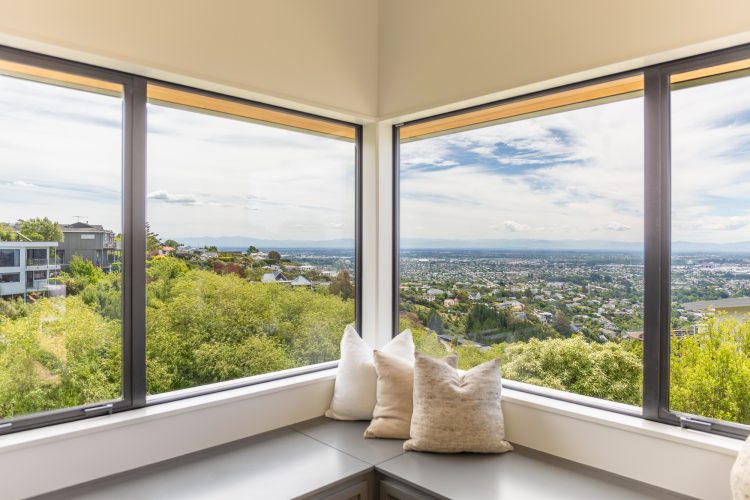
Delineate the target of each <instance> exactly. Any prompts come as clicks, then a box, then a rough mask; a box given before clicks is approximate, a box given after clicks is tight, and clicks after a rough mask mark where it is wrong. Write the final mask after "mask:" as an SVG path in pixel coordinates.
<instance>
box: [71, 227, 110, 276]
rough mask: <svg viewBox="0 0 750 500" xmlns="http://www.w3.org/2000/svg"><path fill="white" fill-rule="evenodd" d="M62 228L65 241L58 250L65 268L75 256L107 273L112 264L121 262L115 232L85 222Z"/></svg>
mask: <svg viewBox="0 0 750 500" xmlns="http://www.w3.org/2000/svg"><path fill="white" fill-rule="evenodd" d="M60 228H61V229H62V232H63V234H64V235H65V239H64V240H63V242H62V243H60V246H59V247H58V249H57V257H58V259H59V261H60V263H61V264H62V266H63V268H65V266H67V265H68V264H70V260H71V259H72V258H73V257H74V256H75V255H79V256H80V257H81V258H82V259H84V260H88V261H91V262H93V263H94V265H95V266H96V267H101V268H102V269H103V270H104V271H105V272H109V270H110V269H111V267H112V263H113V262H116V261H118V260H119V254H120V249H119V248H118V245H119V244H118V243H117V242H116V241H115V233H114V231H110V230H109V229H104V227H103V226H101V225H99V224H87V223H85V222H76V223H74V224H61V225H60Z"/></svg>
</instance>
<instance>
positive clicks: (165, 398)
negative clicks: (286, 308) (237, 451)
mask: <svg viewBox="0 0 750 500" xmlns="http://www.w3.org/2000/svg"><path fill="white" fill-rule="evenodd" d="M0 59H2V60H6V61H10V62H15V63H18V64H25V65H29V66H34V67H38V68H42V69H47V70H53V71H60V72H63V73H67V74H71V75H77V76H83V77H89V78H93V79H96V80H100V81H104V82H108V83H114V84H118V85H121V86H122V89H123V93H122V99H123V113H122V134H123V135H122V137H123V140H122V170H121V175H122V216H123V227H122V234H123V247H122V264H123V270H122V280H123V282H122V398H121V399H117V400H111V401H105V402H99V403H91V404H85V405H81V406H75V407H68V408H62V409H55V410H50V411H45V412H41V413H35V414H29V415H20V416H17V417H13V418H11V419H7V420H3V419H0V435H4V434H10V433H14V432H20V431H24V430H29V429H34V428H38V427H45V426H48V425H54V424H60V423H64V422H71V421H76V420H81V419H85V418H89V417H96V416H101V415H105V414H111V413H118V412H121V411H129V410H134V409H138V408H143V407H146V406H150V405H154V404H161V403H165V402H169V401H175V400H180V399H186V398H191V397H195V396H199V395H202V394H207V393H214V392H220V391H225V390H230V389H236V388H239V387H246V386H251V385H257V384H260V383H264V382H268V381H271V380H278V379H282V378H290V377H295V376H298V375H301V374H304V373H312V372H316V371H321V370H326V369H329V368H332V367H334V366H336V364H337V362H336V361H333V362H329V363H322V364H319V365H310V366H307V367H300V368H298V369H292V370H288V371H286V372H276V373H268V374H265V375H258V376H253V377H246V378H240V379H236V380H231V381H227V382H222V383H218V384H209V385H205V386H198V387H196V388H193V389H188V390H181V391H175V393H174V394H173V393H164V394H160V395H156V396H153V397H147V394H146V203H147V196H146V195H147V192H146V168H147V166H146V147H147V114H146V105H147V102H148V96H147V86H148V85H149V84H155V85H159V86H166V87H172V88H178V89H180V90H184V91H187V92H191V93H195V94H198V95H207V96H211V97H215V98H219V99H224V100H229V101H235V102H240V103H243V104H247V105H250V106H254V107H259V108H265V109H271V110H277V111H280V112H283V113H287V114H290V115H296V116H303V117H308V118H313V119H315V120H319V121H324V122H330V123H335V124H340V125H344V126H347V127H351V128H352V129H353V130H354V141H353V145H354V158H353V160H354V169H355V176H354V184H355V185H354V196H355V210H354V214H353V215H354V227H355V230H354V232H355V235H354V240H355V241H354V258H355V268H354V284H355V290H354V301H355V302H354V314H355V327H356V329H357V331H358V332H361V331H362V328H361V327H362V288H363V286H362V125H360V124H357V123H351V122H347V121H344V120H338V119H334V118H330V117H326V116H320V115H316V114H312V113H306V112H302V111H298V110H295V109H291V108H285V107H282V106H276V105H271V104H267V103H262V102H257V101H252V100H249V99H243V98H239V97H235V96H231V95H226V94H221V93H217V92H211V91H207V90H202V89H197V88H194V87H188V86H184V85H179V84H175V83H171V82H166V81H161V80H157V79H153V78H148V77H144V76H141V75H137V74H131V73H126V72H122V71H117V70H113V69H108V68H103V67H99V66H93V65H90V64H85V63H81V62H77V61H72V60H67V59H61V58H58V57H53V56H48V55H44V54H38V53H35V52H29V51H25V50H21V49H16V48H12V47H7V46H3V45H0ZM19 253H20V250H19ZM19 259H20V256H19ZM360 335H361V333H360Z"/></svg>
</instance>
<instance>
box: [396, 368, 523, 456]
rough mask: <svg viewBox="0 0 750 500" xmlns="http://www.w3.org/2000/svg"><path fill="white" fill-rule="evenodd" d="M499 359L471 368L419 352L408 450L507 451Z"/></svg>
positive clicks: (449, 451)
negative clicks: (463, 368)
mask: <svg viewBox="0 0 750 500" xmlns="http://www.w3.org/2000/svg"><path fill="white" fill-rule="evenodd" d="M500 389H501V379H500V360H499V359H494V360H492V361H487V362H486V363H482V364H481V365H478V366H475V367H474V368H472V369H471V370H469V371H467V372H466V373H463V374H461V373H459V372H458V370H456V369H455V368H452V367H450V366H448V365H446V364H445V363H443V362H440V361H439V360H436V359H434V358H431V357H430V356H426V355H424V354H420V353H417V354H416V361H415V364H414V413H413V414H412V417H411V430H410V434H411V439H409V440H408V441H406V442H405V443H404V449H405V450H415V451H433V452H438V453H460V452H464V451H467V452H474V453H502V452H505V451H510V450H512V449H513V447H512V446H511V445H510V443H508V442H507V441H506V440H505V424H504V422H503V412H502V409H501V408H500Z"/></svg>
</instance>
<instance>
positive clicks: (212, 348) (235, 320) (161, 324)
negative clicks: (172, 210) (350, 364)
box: [146, 257, 354, 392]
mask: <svg viewBox="0 0 750 500" xmlns="http://www.w3.org/2000/svg"><path fill="white" fill-rule="evenodd" d="M166 259H171V258H169V257H166V258H162V260H165V261H166V262H167V263H168V262H169V261H168V260H166ZM178 262H179V261H178ZM160 265H162V264H161V263H160ZM165 281H166V282H168V283H169V285H168V287H167V293H166V294H164V293H162V292H161V291H160V292H159V293H152V290H153V289H154V288H158V289H159V290H161V289H162V287H163V286H164V282H165ZM148 286H149V294H148V296H149V303H148V309H147V315H146V319H147V331H148V343H147V350H148V358H149V360H150V362H151V365H150V368H149V369H150V370H151V368H153V370H152V371H150V372H149V391H152V392H156V391H157V390H165V389H164V388H165V387H168V388H169V389H179V388H183V387H192V386H195V385H199V384H205V383H211V382H218V381H222V380H226V378H225V377H224V375H222V374H231V376H232V377H235V376H248V375H254V374H257V373H262V372H263V371H264V368H263V367H273V369H283V368H289V367H292V366H303V365H308V364H312V363H319V362H323V361H330V360H334V359H336V358H337V357H338V352H339V351H338V349H339V342H340V339H341V334H342V333H343V330H344V327H345V326H346V325H347V324H348V323H351V322H352V320H353V318H354V306H353V303H351V302H342V301H341V300H340V299H339V298H337V297H332V296H330V295H325V294H320V293H317V292H315V291H312V290H300V289H292V288H289V287H286V286H282V285H272V284H271V285H269V284H262V283H251V282H248V281H247V280H244V279H241V278H240V277H238V276H236V275H232V274H227V275H217V274H216V273H213V272H210V271H202V270H191V271H187V272H185V273H184V274H178V275H177V276H175V277H173V278H161V279H156V280H154V281H150V282H149V285H148ZM224 354H226V355H227V356H229V357H228V360H226V361H223V362H220V357H221V355H224ZM251 354H252V355H251ZM214 362H216V363H218V364H213V365H212V363H214ZM227 363H230V364H232V365H233V366H229V364H227ZM269 369H271V368H269ZM152 373H153V374H154V375H153V376H152V375H151V374H152ZM227 376H229V375H227ZM159 377H161V378H159ZM157 388H158V389H157Z"/></svg>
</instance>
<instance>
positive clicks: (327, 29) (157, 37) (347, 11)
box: [0, 0, 378, 119]
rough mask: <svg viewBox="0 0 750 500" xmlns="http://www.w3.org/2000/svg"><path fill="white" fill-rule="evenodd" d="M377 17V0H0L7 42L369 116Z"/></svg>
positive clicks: (2, 37)
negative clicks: (210, 0) (212, 0)
mask: <svg viewBox="0 0 750 500" xmlns="http://www.w3.org/2000/svg"><path fill="white" fill-rule="evenodd" d="M377 19H378V5H377V2H376V1H374V0H314V1H309V0H279V1H268V0H222V1H215V2H207V1H204V0H158V1H152V0H128V1H126V2H115V1H113V0H104V1H101V0H65V1H59V0H24V1H18V0H0V44H5V45H11V46H15V47H17V48H24V49H28V50H35V51H38V52H43V53H47V54H49V55H55V56H59V57H67V58H72V59H76V60H78V61H82V62H88V63H92V64H98V65H103V66H107V67H110V68H113V69H118V70H122V71H129V72H134V73H139V74H142V75H144V76H149V77H154V78H161V79H171V80H173V81H176V80H179V81H177V83H183V84H187V85H194V86H198V87H204V88H205V87H206V85H205V83H206V82H207V83H208V84H209V86H210V87H211V88H209V89H208V90H219V91H221V86H225V87H226V88H227V89H236V90H239V91H248V92H251V93H256V94H258V95H262V96H270V97H277V98H279V99H282V100H288V101H289V102H294V103H298V104H303V105H310V106H312V107H313V108H320V109H322V110H333V111H334V112H340V113H343V114H344V115H349V116H341V118H349V119H352V117H365V119H366V118H367V117H374V116H375V115H376V114H377V71H378V61H377V52H378V40H377V37H378V32H377V28H378V24H377ZM172 75H174V76H172ZM233 93H236V92H233ZM241 97H249V98H253V95H252V94H248V95H241ZM264 100H265V101H267V102H268V101H269V99H264ZM274 104H284V102H283V101H282V102H274ZM296 107H297V108H299V107H300V106H296ZM305 110H306V111H307V110H309V111H312V112H315V111H318V112H320V111H319V110H316V109H305Z"/></svg>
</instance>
